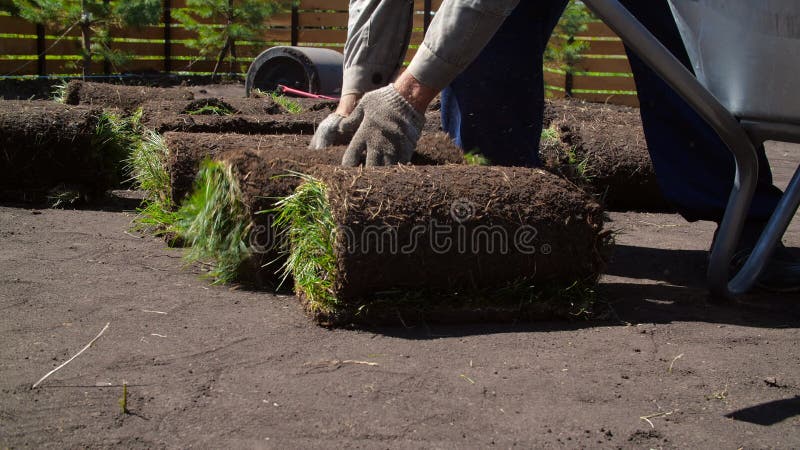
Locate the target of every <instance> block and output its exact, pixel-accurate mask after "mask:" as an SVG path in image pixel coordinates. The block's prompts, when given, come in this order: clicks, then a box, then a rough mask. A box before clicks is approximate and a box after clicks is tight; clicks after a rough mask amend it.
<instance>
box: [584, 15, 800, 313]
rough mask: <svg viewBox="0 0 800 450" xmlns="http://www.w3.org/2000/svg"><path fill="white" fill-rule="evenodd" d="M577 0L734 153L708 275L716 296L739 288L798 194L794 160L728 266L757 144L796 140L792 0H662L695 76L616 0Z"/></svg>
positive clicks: (796, 21)
mask: <svg viewBox="0 0 800 450" xmlns="http://www.w3.org/2000/svg"><path fill="white" fill-rule="evenodd" d="M584 3H585V4H586V5H587V6H589V8H590V9H591V10H593V11H594V13H595V14H596V15H597V16H598V17H599V18H600V19H602V20H603V21H604V22H605V23H606V24H607V25H608V26H609V27H611V29H613V30H614V31H615V32H616V33H617V34H618V35H619V36H620V38H622V41H623V42H624V43H625V44H626V45H627V46H628V47H629V48H630V49H631V50H632V51H634V52H635V53H636V54H637V55H639V57H640V58H641V59H642V60H643V61H644V62H645V63H646V64H647V65H648V66H649V67H650V68H651V69H652V70H654V71H655V72H656V73H658V74H659V75H660V76H661V78H663V79H664V81H666V82H667V84H669V85H670V86H671V87H672V88H673V89H674V90H675V91H676V92H677V93H678V94H679V95H680V96H681V97H683V99H684V100H685V101H686V102H687V103H688V104H689V105H690V106H691V107H692V108H693V109H694V110H695V111H696V112H697V113H698V114H699V115H700V116H701V117H703V119H704V120H705V121H706V122H708V124H709V125H710V126H711V127H712V128H713V129H714V130H715V131H716V132H717V134H719V136H720V138H721V139H722V141H723V142H724V143H725V145H727V146H728V148H729V149H730V151H731V152H732V153H733V156H734V159H735V163H736V175H735V178H734V184H733V190H732V191H731V194H730V197H729V199H728V204H727V207H726V209H725V215H724V217H723V220H722V223H721V224H720V226H719V230H718V232H717V239H716V241H715V242H714V245H713V247H712V250H711V258H710V260H709V267H708V283H709V288H710V291H711V293H712V295H713V296H715V297H722V298H733V297H736V296H738V295H741V294H743V293H745V292H747V291H748V290H749V289H750V288H751V287H752V286H753V285H754V283H755V282H756V280H757V278H758V276H759V275H760V273H761V271H762V270H763V269H764V267H765V265H766V263H767V260H768V259H769V257H770V256H771V253H772V251H773V250H774V249H775V245H776V244H777V242H778V240H779V239H781V238H782V236H783V234H784V232H785V231H786V228H787V227H788V225H789V223H790V222H791V220H792V217H793V216H794V214H795V211H796V210H797V207H798V204H800V168H798V170H797V171H795V173H794V176H793V177H792V180H791V181H790V183H789V186H788V187H787V189H786V191H785V193H784V195H783V197H782V198H781V201H780V202H779V204H778V207H777V208H776V210H775V212H774V213H773V215H772V217H771V218H770V220H769V222H768V223H767V226H766V228H765V229H764V231H763V233H762V235H761V237H760V238H759V240H758V242H757V244H756V246H755V248H754V249H753V251H752V253H751V254H750V256H749V257H748V258H747V260H746V262H745V263H744V265H743V266H742V267H741V269H740V270H739V271H738V273H736V274H734V275H733V276H731V274H730V264H731V260H732V258H733V253H734V251H735V249H736V245H737V243H738V241H739V238H740V235H741V232H742V228H743V226H744V222H745V219H746V216H747V212H748V211H749V208H750V203H751V200H752V198H753V194H754V192H755V189H756V181H757V176H758V160H757V157H756V146H757V145H761V144H763V143H764V142H765V141H768V140H773V141H783V142H795V143H800V97H798V93H800V79H798V71H800V2H798V1H797V0H758V1H754V0H669V4H670V8H671V10H672V13H673V16H674V18H675V21H676V23H677V25H678V29H679V31H680V34H681V38H682V39H683V41H684V44H685V46H686V50H687V52H688V54H689V59H690V60H691V62H692V66H693V67H694V70H695V73H696V74H697V76H696V77H695V75H693V74H692V73H691V72H690V71H689V70H687V69H686V68H685V67H684V66H683V65H682V64H681V63H680V62H679V61H678V59H677V58H675V57H674V56H673V55H672V54H671V53H670V52H669V51H668V50H667V49H666V48H665V47H664V46H663V45H661V43H660V42H659V41H658V40H657V39H656V38H655V37H654V36H653V35H652V34H651V33H650V32H649V31H648V30H647V29H646V28H645V27H644V26H643V25H642V24H641V23H640V22H639V21H638V20H636V18H635V17H634V16H633V15H632V14H631V13H630V12H629V11H628V10H627V9H626V8H625V7H624V6H622V5H621V4H620V3H619V1H617V0H584ZM764 68H766V70H765V69H764Z"/></svg>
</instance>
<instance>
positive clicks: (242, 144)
mask: <svg viewBox="0 0 800 450" xmlns="http://www.w3.org/2000/svg"><path fill="white" fill-rule="evenodd" d="M181 138H184V139H181ZM197 138H199V139H197ZM203 138H204V135H196V134H185V133H181V134H179V133H168V134H167V136H166V141H167V142H168V144H167V145H168V146H170V145H171V146H172V148H175V147H176V146H179V147H180V148H183V149H184V150H185V151H184V150H170V152H173V151H174V152H175V153H173V154H174V155H176V156H177V155H178V154H181V155H183V157H182V158H170V163H171V164H170V166H169V168H168V171H169V172H170V173H172V174H173V177H172V185H173V189H176V188H175V185H176V183H177V185H178V186H180V187H179V188H177V189H176V190H178V191H182V190H183V189H184V187H185V186H188V185H189V183H190V181H191V180H194V179H195V174H196V173H197V171H198V167H200V173H199V175H197V180H196V181H195V184H194V190H193V193H192V195H190V196H188V197H186V198H185V199H183V198H182V199H181V200H182V202H181V204H182V205H183V206H182V207H181V208H180V210H179V211H178V213H177V215H178V216H179V217H180V218H181V219H180V220H179V228H178V229H177V230H176V234H177V235H178V236H179V237H180V239H181V241H182V243H184V244H187V245H189V246H190V247H191V250H190V251H189V256H190V257H189V259H190V260H198V261H204V262H210V263H211V265H212V266H213V268H212V270H211V273H210V278H211V279H212V280H214V281H219V282H228V281H238V282H244V283H247V284H254V285H256V286H258V287H275V286H276V285H277V283H278V281H279V279H280V272H281V270H280V269H281V265H282V261H283V257H282V254H281V253H280V252H278V250H279V247H278V241H277V236H276V233H275V232H274V230H273V224H274V216H273V214H272V213H269V211H270V210H272V209H273V208H274V206H275V202H276V201H277V200H278V199H280V198H284V197H286V196H288V195H290V194H291V193H292V192H293V191H294V189H295V188H297V186H298V185H299V184H300V183H301V182H302V179H301V178H300V177H299V176H298V174H300V173H313V172H315V171H316V170H317V169H316V168H317V167H324V166H336V165H338V164H340V163H341V159H342V156H343V154H344V151H345V149H346V148H345V147H332V148H329V149H325V150H311V149H308V148H307V146H308V139H307V138H304V137H302V136H291V135H288V136H285V135H275V136H261V137H259V136H243V135H217V136H214V135H206V136H205V139H203ZM196 139H197V141H196ZM214 139H216V142H217V143H218V144H219V145H216V146H215V145H214V144H213V142H214ZM199 141H205V142H207V143H210V145H207V146H206V147H200V146H198V145H196V143H199ZM169 142H172V144H169ZM176 142H177V143H180V144H176ZM187 144H188V145H187ZM198 148H202V151H204V152H205V154H201V153H197V152H198V150H197V149H198ZM223 148H224V149H227V151H225V152H222V150H223ZM237 148H238V149H237ZM231 149H232V150H231ZM193 152H194V153H193ZM215 153H216V154H217V155H218V156H216V161H211V160H210V159H208V160H207V162H205V163H203V164H202V167H201V164H200V161H201V160H202V159H203V158H209V157H210V156H211V155H212V154H215ZM417 155H418V157H417V158H416V159H414V160H412V163H417V164H430V163H432V162H435V163H438V164H450V163H453V162H455V161H458V160H459V159H460V150H459V149H458V148H456V147H455V146H454V145H453V144H452V141H451V140H450V138H449V137H447V135H445V134H443V133H435V134H432V135H424V136H423V137H422V138H421V139H420V142H419V145H418V152H417ZM178 174H180V175H178ZM178 198H180V197H176V199H178ZM176 204H177V203H176ZM220 224H223V225H221V226H220ZM171 237H172V236H171ZM209 237H211V239H209ZM228 237H232V238H230V239H229V238H228ZM217 238H219V239H217ZM265 265H267V267H264V266H265Z"/></svg>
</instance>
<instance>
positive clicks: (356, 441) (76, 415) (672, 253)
mask: <svg viewBox="0 0 800 450" xmlns="http://www.w3.org/2000/svg"><path fill="white" fill-rule="evenodd" d="M797 152H798V148H796V147H795V148H793V149H792V148H789V147H786V146H781V147H774V148H772V149H771V151H770V156H771V158H772V159H773V162H774V163H775V164H776V168H777V170H776V175H777V178H778V179H780V180H784V181H785V180H787V178H788V175H787V172H788V171H791V170H792V169H793V167H794V165H795V164H796V161H797V159H798V158H797ZM792 153H793V154H792ZM610 217H611V222H610V226H611V227H613V228H615V229H617V230H619V232H620V234H619V236H618V243H619V246H618V249H617V252H616V256H615V258H614V260H613V262H612V264H611V265H610V267H609V268H608V270H607V273H608V275H606V276H605V277H604V278H603V281H602V284H601V286H600V290H601V293H602V295H603V297H604V298H606V299H607V300H608V301H609V302H610V303H611V306H612V308H613V313H612V314H611V315H610V317H609V318H608V319H607V320H597V321H575V322H547V323H532V324H526V323H518V324H504V325H492V324H487V325H470V326H434V325H429V326H424V325H423V326H417V327H415V328H410V329H405V328H378V329H367V330H334V331H329V330H326V329H324V328H320V327H317V326H315V325H313V324H312V323H311V321H310V320H309V319H308V318H307V317H306V316H305V315H304V313H303V311H302V307H301V305H300V304H299V302H298V301H297V300H296V299H295V298H294V297H292V296H288V295H272V294H269V293H265V292H255V291H246V290H241V289H236V288H231V287H222V286H209V285H208V284H207V283H206V282H204V281H203V280H202V279H200V278H199V273H200V271H199V270H198V269H196V268H193V269H190V270H181V265H182V264H181V260H180V250H175V249H168V248H166V247H165V245H164V243H163V241H161V240H159V239H156V238H150V237H141V236H137V235H135V234H131V233H129V232H128V231H127V230H128V227H129V226H130V221H131V219H132V218H133V215H132V214H131V213H130V212H125V211H119V210H107V211H99V210H97V211H63V210H30V209H24V208H16V207H10V206H3V207H0V243H2V244H1V245H0V309H1V310H2V316H0V336H2V342H3V345H2V346H0V447H3V448H6V447H10V448H18V447H20V448H21V447H33V448H40V447H59V448H62V447H68V448H74V447H106V446H124V447H126V448H187V447H204V448H222V447H234V448H241V447H247V448H255V447H265V448H287V447H290V448H307V447H312V446H313V447H332V446H337V447H348V448H389V447H391V448H419V447H426V448H427V447H438V448H476V447H491V446H497V447H514V446H518V447H524V448H549V447H567V448H578V447H598V448H615V447H621V448H709V447H710V448H740V447H744V448H766V447H776V448H791V447H799V446H800V398H799V397H798V394H800V370H799V369H800V346H798V345H797V342H798V337H800V335H799V333H798V327H800V296H797V295H795V296H789V295H784V296H777V295H772V294H763V293H762V294H757V295H753V296H750V297H748V298H747V299H746V301H745V302H743V303H741V304H735V305H719V304H712V303H709V302H708V301H707V298H706V294H705V291H704V289H703V281H704V280H703V278H704V269H705V258H706V253H705V249H706V248H707V246H708V243H709V241H710V238H711V234H712V232H713V226H712V224H709V223H693V224H689V223H686V222H685V221H683V220H682V219H681V218H680V217H678V216H676V215H668V214H637V213H612V214H611V216H610ZM785 241H786V243H787V244H789V245H791V246H794V247H798V246H800V226H798V224H793V225H792V228H791V229H790V231H789V233H788V234H787V235H786V238H785ZM109 322H110V327H109V329H108V331H107V332H106V333H105V334H104V335H103V336H102V337H101V338H100V339H99V340H98V341H97V342H96V343H95V345H94V346H93V347H91V348H90V349H89V350H87V351H86V352H85V353H84V354H82V355H81V356H79V357H78V358H76V359H75V360H74V361H73V362H72V363H70V364H69V365H67V366H66V367H65V368H64V369H62V370H61V371H59V372H57V373H56V374H54V375H53V376H51V377H50V378H49V379H48V380H46V381H45V382H44V383H43V385H42V387H41V388H40V389H37V390H31V389H30V386H31V384H32V383H34V382H35V381H36V380H38V379H39V378H40V377H41V376H42V375H44V374H45V373H47V372H48V371H50V370H51V369H53V368H54V367H56V366H57V365H58V364H60V363H61V362H63V361H65V360H67V359H68V358H69V357H70V356H72V355H73V354H75V353H76V352H77V351H78V350H80V349H81V348H82V347H83V346H84V345H85V344H87V343H88V342H89V341H90V340H91V339H92V338H93V337H94V336H95V335H96V334H97V333H98V332H99V331H100V330H101V328H102V327H103V326H104V325H105V324H106V323H109ZM123 382H125V383H127V385H128V409H129V411H130V414H126V415H122V414H120V406H119V403H118V400H119V399H120V398H121V396H122V387H121V385H122V383H123Z"/></svg>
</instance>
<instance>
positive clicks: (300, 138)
mask: <svg viewBox="0 0 800 450" xmlns="http://www.w3.org/2000/svg"><path fill="white" fill-rule="evenodd" d="M310 141H311V136H309V135H292V134H287V135H245V134H214V133H183V132H168V133H165V134H164V144H165V145H166V152H167V155H168V156H167V159H166V167H167V172H168V173H169V176H170V196H171V198H172V201H173V203H174V204H180V202H181V201H182V200H183V198H184V197H185V196H186V194H187V193H189V191H190V190H191V188H192V183H193V182H194V179H195V176H196V175H197V171H198V169H199V168H200V162H201V161H202V160H203V159H205V158H211V159H214V158H216V157H217V156H219V155H221V154H223V153H225V152H229V151H232V150H248V149H250V150H256V151H263V152H264V154H265V155H266V154H269V153H270V152H274V153H275V155H276V156H280V155H282V154H288V153H286V152H295V155H296V158H299V159H300V160H302V161H305V160H309V161H314V162H317V163H321V164H330V165H338V164H340V163H341V161H342V155H343V154H344V150H345V148H346V147H334V148H331V149H327V150H324V151H313V150H312V151H309V150H308V144H309V142H310ZM411 163H412V164H415V165H441V164H461V163H463V156H462V153H461V150H460V149H459V148H458V147H456V146H455V145H454V144H453V143H452V141H451V140H450V138H449V137H447V135H445V134H443V133H426V134H423V136H422V137H421V138H420V141H419V143H418V145H417V151H416V152H415V154H414V156H413V158H412V161H411Z"/></svg>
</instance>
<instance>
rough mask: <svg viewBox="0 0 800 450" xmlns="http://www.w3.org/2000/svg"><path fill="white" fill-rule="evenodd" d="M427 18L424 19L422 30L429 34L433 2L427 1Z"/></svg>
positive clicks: (425, 8)
mask: <svg viewBox="0 0 800 450" xmlns="http://www.w3.org/2000/svg"><path fill="white" fill-rule="evenodd" d="M423 9H424V10H425V17H423V18H422V30H423V32H425V33H427V32H428V27H429V26H430V25H431V9H432V6H431V0H425V7H424V8H423Z"/></svg>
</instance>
